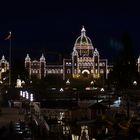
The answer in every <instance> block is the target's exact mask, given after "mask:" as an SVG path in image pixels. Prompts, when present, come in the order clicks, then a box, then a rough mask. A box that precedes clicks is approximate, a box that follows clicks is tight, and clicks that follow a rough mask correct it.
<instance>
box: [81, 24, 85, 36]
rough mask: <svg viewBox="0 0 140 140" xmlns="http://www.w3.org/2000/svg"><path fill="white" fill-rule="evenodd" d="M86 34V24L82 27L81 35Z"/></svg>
mask: <svg viewBox="0 0 140 140" xmlns="http://www.w3.org/2000/svg"><path fill="white" fill-rule="evenodd" d="M85 35H86V30H85V28H84V26H83V27H82V29H81V36H85Z"/></svg>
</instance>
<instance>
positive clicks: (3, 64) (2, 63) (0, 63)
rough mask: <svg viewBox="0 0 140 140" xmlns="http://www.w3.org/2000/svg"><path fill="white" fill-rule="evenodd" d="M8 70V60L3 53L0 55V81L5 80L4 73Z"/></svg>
mask: <svg viewBox="0 0 140 140" xmlns="http://www.w3.org/2000/svg"><path fill="white" fill-rule="evenodd" d="M8 70H9V62H8V61H7V60H6V59H5V57H4V55H3V56H2V59H1V60H0V81H3V80H5V78H6V77H5V76H4V73H5V72H7V71H8Z"/></svg>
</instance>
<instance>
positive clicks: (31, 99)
mask: <svg viewBox="0 0 140 140" xmlns="http://www.w3.org/2000/svg"><path fill="white" fill-rule="evenodd" d="M33 100H34V96H33V94H32V93H31V94H30V101H31V102H32V101H33Z"/></svg>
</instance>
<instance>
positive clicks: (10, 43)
mask: <svg viewBox="0 0 140 140" xmlns="http://www.w3.org/2000/svg"><path fill="white" fill-rule="evenodd" d="M11 34H12V33H11V32H9V35H10V38H9V87H11V45H12V41H11Z"/></svg>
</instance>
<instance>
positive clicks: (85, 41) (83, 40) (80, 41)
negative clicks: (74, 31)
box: [74, 27, 93, 49]
mask: <svg viewBox="0 0 140 140" xmlns="http://www.w3.org/2000/svg"><path fill="white" fill-rule="evenodd" d="M74 47H75V49H93V45H92V42H91V40H90V38H89V37H87V36H86V30H85V28H84V27H82V30H81V35H80V36H79V37H78V38H77V39H76V41H75V45H74Z"/></svg>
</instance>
